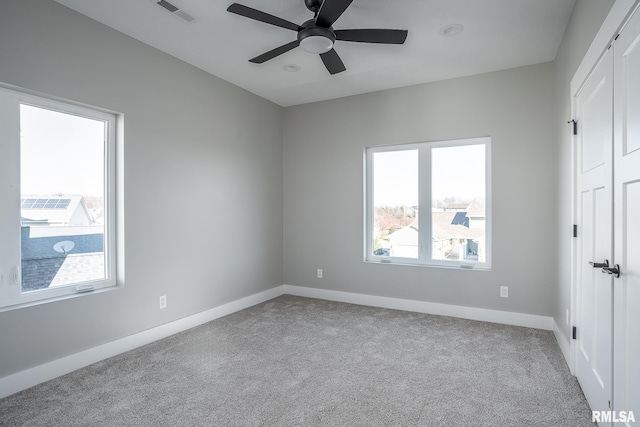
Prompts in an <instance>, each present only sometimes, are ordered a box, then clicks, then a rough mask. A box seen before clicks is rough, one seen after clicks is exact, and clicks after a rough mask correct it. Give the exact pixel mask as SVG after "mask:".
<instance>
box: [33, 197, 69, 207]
mask: <svg viewBox="0 0 640 427" xmlns="http://www.w3.org/2000/svg"><path fill="white" fill-rule="evenodd" d="M70 203H71V199H58V198H56V199H22V200H21V203H20V207H21V208H22V209H66V208H67V207H68V206H69V204H70Z"/></svg>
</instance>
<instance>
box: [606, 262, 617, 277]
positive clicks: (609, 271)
mask: <svg viewBox="0 0 640 427" xmlns="http://www.w3.org/2000/svg"><path fill="white" fill-rule="evenodd" d="M602 272H603V273H607V274H613V275H614V276H615V277H620V266H619V265H618V264H616V265H614V266H613V267H602Z"/></svg>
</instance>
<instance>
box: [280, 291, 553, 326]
mask: <svg viewBox="0 0 640 427" xmlns="http://www.w3.org/2000/svg"><path fill="white" fill-rule="evenodd" d="M284 293H285V294H289V295H297V296H301V297H308V298H319V299H325V300H330V301H339V302H348V303H351V304H358V305H368V306H372V307H382V308H391V309H394V310H405V311H414V312H417V313H426V314H437V315H439V316H451V317H460V318H462V319H471V320H480V321H483V322H492V323H502V324H505V325H514V326H524V327H527V328H535V329H544V330H547V331H551V330H552V329H553V318H551V317H547V316H538V315H535V314H523V313H513V312H509V311H499V310H490V309H486V308H475V307H464V306H460V305H450V304H440V303H434V302H426V301H414V300H407V299H399V298H389V297H380V296H374V295H365V294H355V293H351V292H340V291H330V290H326V289H318V288H306V287H301V286H291V285H284Z"/></svg>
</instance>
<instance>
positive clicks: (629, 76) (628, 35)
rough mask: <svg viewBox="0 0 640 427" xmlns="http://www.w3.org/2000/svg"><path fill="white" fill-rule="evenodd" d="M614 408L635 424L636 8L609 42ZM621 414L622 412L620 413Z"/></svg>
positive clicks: (639, 234) (639, 223) (639, 233)
mask: <svg viewBox="0 0 640 427" xmlns="http://www.w3.org/2000/svg"><path fill="white" fill-rule="evenodd" d="M614 53H615V92H614V95H615V98H614V99H615V106H614V111H615V142H614V165H615V167H614V212H615V217H614V224H615V229H614V230H615V231H614V241H615V247H614V255H615V257H614V260H615V263H617V264H620V269H621V275H620V278H618V279H615V281H614V309H613V311H614V316H615V317H614V325H615V329H614V331H615V334H614V381H613V383H614V390H613V396H614V409H615V411H616V412H618V413H620V412H622V411H633V412H634V415H635V417H637V418H638V420H637V421H636V423H620V425H625V424H626V425H629V426H631V425H640V13H638V12H636V14H635V15H634V17H633V18H632V19H631V21H630V22H629V23H628V24H627V25H626V26H625V28H624V30H623V31H622V32H621V34H620V36H619V37H618V40H617V41H616V42H615V44H614ZM620 418H622V417H620Z"/></svg>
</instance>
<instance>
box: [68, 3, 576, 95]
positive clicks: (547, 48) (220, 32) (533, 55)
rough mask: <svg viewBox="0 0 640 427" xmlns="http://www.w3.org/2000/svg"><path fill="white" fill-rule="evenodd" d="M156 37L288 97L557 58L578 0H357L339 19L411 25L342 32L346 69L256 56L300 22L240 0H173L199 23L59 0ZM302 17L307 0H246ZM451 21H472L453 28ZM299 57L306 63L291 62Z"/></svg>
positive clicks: (186, 57) (243, 81)
mask: <svg viewBox="0 0 640 427" xmlns="http://www.w3.org/2000/svg"><path fill="white" fill-rule="evenodd" d="M56 1H57V2H58V3H61V4H63V5H65V6H68V7H69V8H71V9H74V10H76V11H78V12H80V13H82V14H84V15H87V16H89V17H91V18H93V19H95V20H97V21H99V22H102V23H104V24H106V25H108V26H110V27H112V28H114V29H116V30H118V31H121V32H123V33H125V34H127V35H129V36H131V37H133V38H135V39H138V40H140V41H142V42H144V43H146V44H148V45H150V46H153V47H155V48H157V49H160V50H162V51H164V52H166V53H168V54H170V55H173V56H175V57H177V58H179V59H181V60H183V61H185V62H188V63H190V64H192V65H194V66H196V67H198V68H201V69H203V70H205V71H207V72H209V73H211V74H213V75H215V76H218V77H220V78H222V79H224V80H227V81H229V82H231V83H233V84H235V85H237V86H240V87H242V88H245V89H247V90H248V91H250V92H253V93H255V94H257V95H259V96H261V97H263V98H266V99H269V100H271V101H273V102H275V103H277V104H279V105H282V106H289V105H297V104H303V103H308V102H314V101H320V100H325V99H332V98H339V97H343V96H348V95H355V94H360V93H366V92H373V91H378V90H383V89H389V88H394V87H401V86H407V85H413V84H419V83H425V82H431V81H437V80H444V79H449V78H454V77H461V76H467V75H473V74H479V73H484V72H489V71H495V70H502V69H508V68H514V67H520V66H525V65H530V64H536V63H541V62H547V61H552V60H553V59H554V58H555V56H556V52H557V50H558V46H559V45H560V41H561V40H562V35H563V33H564V30H565V27H566V25H567V22H568V20H569V17H570V15H571V10H572V8H573V5H574V3H575V0H396V1H389V0H354V1H353V3H352V4H351V6H350V7H349V8H348V9H347V11H346V12H345V13H344V14H343V15H342V16H341V17H340V18H339V19H338V21H337V22H336V23H335V24H334V26H333V27H334V28H335V29H348V28H393V29H406V30H408V31H409V36H408V37H407V41H406V43H405V44H404V45H380V44H363V43H351V42H344V41H337V42H336V44H335V49H336V51H337V52H338V53H339V54H340V56H341V58H342V61H343V62H344V64H345V66H346V68H347V70H346V71H345V72H343V73H340V74H336V75H333V76H331V75H330V74H329V73H328V72H327V70H326V69H325V67H324V65H323V64H322V61H321V60H320V58H319V56H318V55H314V54H309V53H306V52H304V51H303V50H302V49H301V48H296V49H294V50H292V51H289V52H287V53H285V54H283V55H281V56H279V57H277V58H275V59H273V60H271V61H268V62H266V63H264V64H253V63H250V62H249V61H248V59H250V58H253V57H255V56H257V55H259V54H261V53H264V52H266V51H268V50H271V49H273V48H275V47H277V46H280V45H282V44H285V43H287V42H290V41H293V40H295V38H296V33H295V32H294V31H290V30H286V29H283V28H280V27H275V26H271V25H268V24H264V23H262V22H257V21H253V20H251V19H247V18H244V17H242V16H238V15H235V14H232V13H229V12H227V11H226V9H227V7H228V6H229V5H230V4H231V3H233V0H225V1H221V0H169V1H171V3H172V4H174V5H176V6H178V7H179V8H181V9H182V10H183V11H184V12H187V13H188V14H190V15H192V16H194V17H195V18H196V20H195V21H194V22H192V23H186V22H185V21H183V20H181V19H179V18H177V17H176V16H174V15H172V14H170V13H169V12H167V11H166V10H165V9H163V8H161V7H160V6H158V5H156V4H155V1H153V0H108V1H105V0H56ZM238 3H241V4H244V5H246V6H249V7H252V8H254V9H258V10H261V11H264V12H267V13H269V14H271V15H275V16H278V17H281V18H283V19H286V20H288V21H291V22H294V23H297V24H300V23H302V22H304V21H306V20H307V19H309V18H312V17H313V15H312V14H311V12H309V11H308V10H307V9H306V7H305V6H304V2H303V0H238ZM452 23H457V24H461V25H463V26H464V31H463V32H462V33H461V34H459V35H457V36H452V37H446V36H443V35H441V34H440V33H439V30H440V29H441V28H442V27H444V26H446V25H448V24H452ZM287 64H295V65H297V66H299V67H300V68H301V69H300V71H297V72H290V71H285V70H284V69H283V66H285V65H287Z"/></svg>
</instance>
